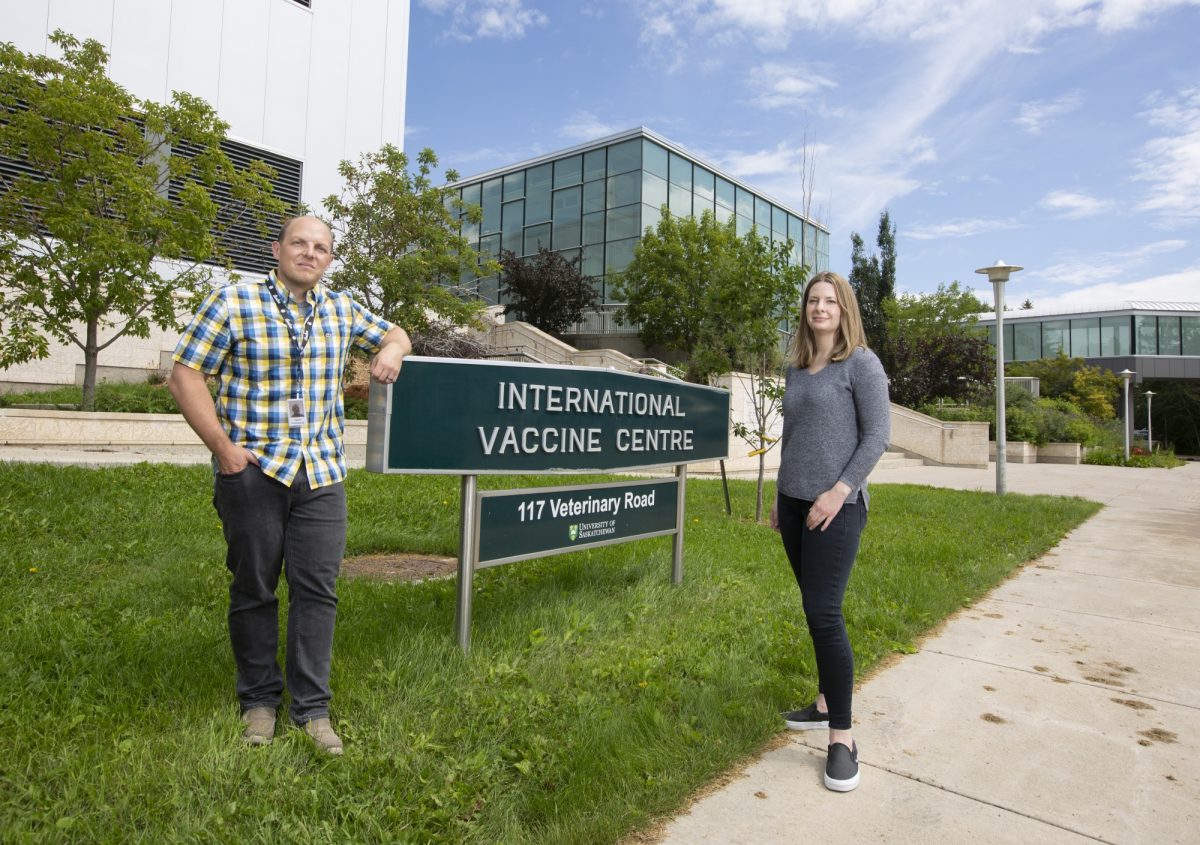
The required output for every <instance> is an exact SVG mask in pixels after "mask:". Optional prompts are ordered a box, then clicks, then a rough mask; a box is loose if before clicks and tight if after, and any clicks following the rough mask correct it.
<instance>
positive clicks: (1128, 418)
mask: <svg viewBox="0 0 1200 845" xmlns="http://www.w3.org/2000/svg"><path fill="white" fill-rule="evenodd" d="M1117 375H1119V376H1120V377H1121V378H1122V379H1124V380H1125V404H1124V407H1123V408H1122V411H1121V416H1122V418H1123V419H1124V422H1125V425H1124V426H1122V428H1124V429H1125V463H1129V431H1130V428H1131V423H1132V417H1133V414H1131V413H1130V409H1129V380H1130V379H1131V378H1133V376H1134V372H1133V370H1131V369H1129V368H1126V369H1124V370H1121V372H1119V373H1117Z"/></svg>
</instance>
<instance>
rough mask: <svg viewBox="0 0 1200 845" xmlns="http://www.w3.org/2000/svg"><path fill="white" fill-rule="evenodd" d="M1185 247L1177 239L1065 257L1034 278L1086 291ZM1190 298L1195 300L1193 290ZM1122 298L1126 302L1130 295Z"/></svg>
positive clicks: (1183, 242) (1123, 276)
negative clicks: (1151, 259)
mask: <svg viewBox="0 0 1200 845" xmlns="http://www.w3.org/2000/svg"><path fill="white" fill-rule="evenodd" d="M1187 245H1188V242H1187V241H1181V240H1165V241H1155V242H1153V243H1149V244H1145V245H1144V246H1140V247H1138V248H1136V249H1128V250H1121V251H1112V252H1101V253H1097V254H1095V255H1091V256H1089V257H1088V258H1086V259H1082V258H1068V259H1067V260H1066V261H1062V262H1060V263H1058V264H1052V265H1050V266H1049V267H1046V268H1044V269H1042V270H1040V271H1038V272H1037V276H1038V277H1039V278H1041V279H1045V280H1046V281H1047V282H1050V283H1051V284H1056V285H1070V286H1071V287H1079V286H1082V285H1088V286H1089V289H1090V286H1092V285H1095V284H1097V283H1100V282H1107V281H1109V280H1111V279H1120V278H1125V277H1128V276H1130V275H1131V274H1133V273H1136V272H1137V268H1139V267H1142V266H1144V265H1145V263H1146V261H1147V260H1148V259H1150V258H1153V257H1154V256H1157V255H1163V254H1165V253H1169V252H1175V251H1177V250H1180V249H1183V248H1185V247H1186V246H1187ZM1190 296H1191V298H1192V299H1195V297H1196V293H1195V291H1193V292H1192V293H1191V294H1190ZM1124 298H1125V299H1129V298H1130V296H1129V295H1126V296H1125V297H1124Z"/></svg>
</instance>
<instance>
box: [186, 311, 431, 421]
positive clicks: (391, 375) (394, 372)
mask: <svg viewBox="0 0 1200 845" xmlns="http://www.w3.org/2000/svg"><path fill="white" fill-rule="evenodd" d="M410 352H412V341H411V340H409V339H408V332H406V331H405V330H404V329H402V328H400V327H399V326H392V328H391V329H389V330H388V333H387V334H385V335H384V336H383V343H382V344H381V345H380V347H379V351H378V352H376V353H375V357H374V358H372V359H371V376H372V377H373V378H375V379H377V380H379V381H381V382H383V383H384V384H390V383H391V382H393V381H395V380H396V376H398V375H400V365H401V364H402V363H404V356H405V355H408V354H409V353H410ZM215 417H216V415H215V413H214V419H215ZM188 422H191V420H189V421H188ZM194 427H195V426H193V428H194ZM196 433H197V434H199V432H196ZM201 437H203V435H201Z"/></svg>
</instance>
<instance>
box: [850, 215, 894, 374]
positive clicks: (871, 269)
mask: <svg viewBox="0 0 1200 845" xmlns="http://www.w3.org/2000/svg"><path fill="white" fill-rule="evenodd" d="M875 244H876V246H878V247H879V255H875V253H871V254H870V255H869V256H868V255H867V254H866V249H865V244H864V243H863V239H862V238H861V237H859V235H858V233H857V232H851V233H850V245H851V250H850V277H849V279H848V280H847V281H849V282H850V286H851V287H852V288H854V295H855V297H856V298H857V299H858V307H859V310H860V311H861V312H862V320H863V330H864V331H865V332H866V333H867V343H868V344H870V346H871V347H872V348H874V349H879V350H886V349H887V331H888V323H887V315H886V314H885V313H884V303H886V302H888V301H889V300H891V299H893V298H894V297H895V295H896V226H895V224H893V223H892V218H891V215H889V214H888V212H887V209H884V211H883V213H882V214H880V215H879V231H878V233H877V234H876V236H875ZM888 363H889V362H888V361H886V360H885V361H884V364H885V365H887V364H888Z"/></svg>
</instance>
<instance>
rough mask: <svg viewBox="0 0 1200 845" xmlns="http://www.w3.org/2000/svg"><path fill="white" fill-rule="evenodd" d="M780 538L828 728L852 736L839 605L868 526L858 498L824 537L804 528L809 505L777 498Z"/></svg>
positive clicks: (850, 667) (850, 678) (848, 658)
mask: <svg viewBox="0 0 1200 845" xmlns="http://www.w3.org/2000/svg"><path fill="white" fill-rule="evenodd" d="M778 501H779V533H780V535H781V536H782V537H783V548H784V550H785V551H786V552H787V556H788V560H789V561H791V564H792V572H793V573H795V575H796V583H797V584H799V585H800V598H801V601H802V603H803V605H804V616H805V618H806V619H807V620H808V633H809V635H810V636H811V637H812V642H813V651H814V652H815V653H816V658H817V676H818V682H819V683H820V690H821V692H822V693H824V694H825V703H826V705H827V706H828V707H829V727H831V728H835V729H837V730H850V715H851V707H852V704H853V699H854V652H853V650H852V649H851V648H850V637H849V636H848V635H847V634H846V620H845V619H844V618H843V616H842V600H843V599H844V598H845V596H846V585H847V584H848V583H850V570H851V569H853V568H854V557H855V555H857V554H858V541H859V539H860V538H861V537H862V531H863V528H865V527H866V525H867V508H866V506H865V505H864V504H863V502H862V498H861V497H860V498H859V501H858V502H856V503H854V504H845V505H842V509H841V510H840V511H838V514H837V516H835V517H834V518H833V522H831V523H830V524H829V527H828V528H827V529H825V530H824V531H821V530H819V529H818V530H816V531H810V530H809V528H808V526H807V525H806V524H805V520H806V519H807V518H808V511H809V508H811V507H812V502H806V501H804V500H803V499H793V498H792V497H791V496H785V495H784V494H782V493H780V494H779V498H778Z"/></svg>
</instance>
